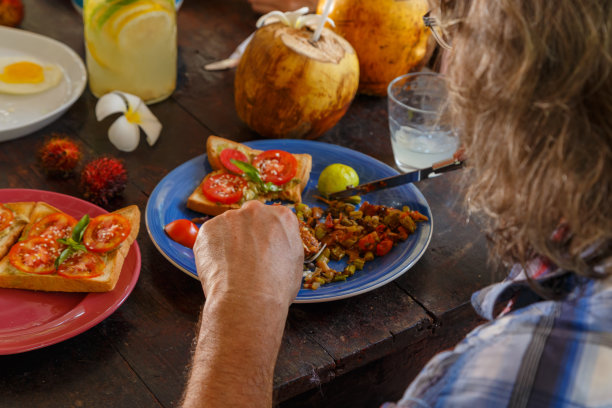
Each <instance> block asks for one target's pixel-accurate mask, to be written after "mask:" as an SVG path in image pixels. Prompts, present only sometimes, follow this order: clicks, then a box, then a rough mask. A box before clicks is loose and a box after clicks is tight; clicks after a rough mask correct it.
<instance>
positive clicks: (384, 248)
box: [376, 239, 393, 256]
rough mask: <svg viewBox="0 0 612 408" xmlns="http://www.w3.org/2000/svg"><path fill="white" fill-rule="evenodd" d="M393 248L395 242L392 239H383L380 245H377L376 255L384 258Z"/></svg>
mask: <svg viewBox="0 0 612 408" xmlns="http://www.w3.org/2000/svg"><path fill="white" fill-rule="evenodd" d="M391 248H393V241H391V240H390V239H383V240H382V241H380V242H379V243H378V244H376V255H377V256H383V255H386V254H387V252H389V251H390V250H391Z"/></svg>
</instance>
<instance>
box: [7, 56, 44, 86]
mask: <svg viewBox="0 0 612 408" xmlns="http://www.w3.org/2000/svg"><path fill="white" fill-rule="evenodd" d="M0 80H1V81H3V82H7V83H10V84H38V83H41V82H43V81H44V80H45V74H44V71H43V68H42V67H41V66H40V65H38V64H35V63H33V62H27V61H22V62H16V63H14V64H10V65H7V66H5V67H4V72H2V73H1V74H0Z"/></svg>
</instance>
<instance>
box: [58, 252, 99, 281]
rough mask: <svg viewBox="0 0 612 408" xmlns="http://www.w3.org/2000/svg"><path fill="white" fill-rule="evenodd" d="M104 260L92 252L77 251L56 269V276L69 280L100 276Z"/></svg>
mask: <svg viewBox="0 0 612 408" xmlns="http://www.w3.org/2000/svg"><path fill="white" fill-rule="evenodd" d="M104 266H105V264H104V260H103V259H102V258H101V257H100V255H98V254H94V253H93V252H85V251H79V252H76V253H74V254H73V255H71V256H69V257H68V259H66V260H65V261H64V262H62V263H61V264H60V266H58V267H57V274H58V275H60V276H63V277H64V278H69V279H89V278H95V277H96V276H100V275H102V273H103V272H104Z"/></svg>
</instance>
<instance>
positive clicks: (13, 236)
mask: <svg viewBox="0 0 612 408" xmlns="http://www.w3.org/2000/svg"><path fill="white" fill-rule="evenodd" d="M3 205H4V207H5V208H7V209H9V210H10V211H11V212H12V213H13V220H12V221H11V223H10V224H9V225H8V226H7V227H6V228H4V229H2V230H1V231H0V258H2V257H4V256H5V255H6V254H7V253H8V251H9V249H11V247H12V246H13V244H15V242H17V240H18V239H19V236H20V235H21V233H22V231H23V229H24V228H25V227H26V225H27V224H28V223H29V222H30V214H31V213H32V210H33V209H34V207H35V205H36V203H35V202H34V201H28V202H18V203H4V204H3Z"/></svg>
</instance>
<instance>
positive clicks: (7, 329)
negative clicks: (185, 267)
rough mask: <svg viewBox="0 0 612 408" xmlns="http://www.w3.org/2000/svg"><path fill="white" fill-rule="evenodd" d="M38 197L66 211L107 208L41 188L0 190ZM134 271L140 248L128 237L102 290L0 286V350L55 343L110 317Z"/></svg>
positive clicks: (7, 196)
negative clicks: (113, 277) (111, 280)
mask: <svg viewBox="0 0 612 408" xmlns="http://www.w3.org/2000/svg"><path fill="white" fill-rule="evenodd" d="M13 201H44V202H47V203H49V204H51V205H52V206H54V207H57V208H58V209H60V210H62V211H64V212H66V213H67V214H70V215H72V216H73V217H75V218H76V219H79V218H81V217H82V216H83V215H84V214H86V213H87V214H89V215H91V216H96V215H100V214H104V213H107V212H108V211H106V210H104V209H102V208H100V207H98V206H96V205H93V204H91V203H89V202H87V201H83V200H81V199H78V198H74V197H70V196H67V195H64V194H58V193H52V192H49V191H41V190H26V189H0V203H2V202H13ZM139 274H140V250H139V248H138V244H137V243H136V242H134V244H132V247H131V248H130V251H129V252H128V255H127V257H126V258H125V262H124V263H123V269H122V270H121V275H120V277H119V281H118V282H117V286H115V289H114V290H112V291H111V292H105V293H61V292H37V291H30V290H20V289H1V288H0V355H5V354H15V353H22V352H25V351H29V350H34V349H38V348H41V347H46V346H50V345H51V344H55V343H59V342H60V341H64V340H66V339H69V338H71V337H74V336H76V335H77V334H80V333H83V332H84V331H85V330H87V329H90V328H92V327H93V326H95V325H96V324H98V323H100V322H101V321H102V320H104V319H105V318H107V317H108V316H110V314H111V313H113V312H114V311H115V310H116V309H117V308H118V307H119V306H120V305H121V304H122V303H123V302H124V301H125V299H127V297H128V296H129V294H130V293H131V292H132V289H134V286H135V285H136V281H138V275H139Z"/></svg>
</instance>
